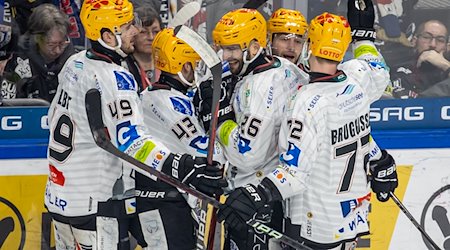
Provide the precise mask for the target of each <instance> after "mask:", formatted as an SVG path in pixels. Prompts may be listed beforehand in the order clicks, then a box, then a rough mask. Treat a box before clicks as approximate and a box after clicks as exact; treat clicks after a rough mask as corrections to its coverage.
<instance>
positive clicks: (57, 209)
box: [45, 51, 170, 216]
mask: <svg viewBox="0 0 450 250" xmlns="http://www.w3.org/2000/svg"><path fill="white" fill-rule="evenodd" d="M93 57H94V55H93V54H92V53H90V52H86V51H81V52H79V53H77V54H75V55H73V56H72V57H70V58H69V59H68V60H67V62H66V63H65V65H64V67H63V69H62V70H61V72H60V74H59V75H58V79H59V86H58V90H57V94H56V96H55V98H54V100H53V102H52V103H51V105H50V108H49V116H48V119H49V127H50V140H49V148H48V160H49V168H50V173H49V179H48V181H47V187H46V192H45V204H46V206H47V207H48V209H49V211H50V212H53V213H57V214H61V215H63V216H84V215H88V214H94V213H96V212H97V202H99V201H106V200H108V199H110V198H112V197H113V196H115V197H121V193H120V192H122V193H125V192H126V191H127V190H128V191H129V192H128V195H130V193H131V196H134V180H133V179H132V178H130V176H129V175H130V172H131V171H130V170H131V169H130V165H129V164H125V163H123V162H122V161H121V160H120V159H119V158H117V157H115V156H113V155H112V154H110V153H108V152H106V151H104V150H103V149H101V148H99V147H98V146H97V145H96V144H95V142H94V140H93V137H92V134H91V131H90V128H89V124H88V120H87V116H86V111H85V94H86V92H87V91H88V90H89V89H91V88H96V89H98V90H99V91H100V93H101V105H102V113H103V120H104V123H105V126H106V127H107V129H108V131H109V135H110V137H111V142H112V143H113V144H114V145H115V146H116V147H117V148H118V149H119V150H121V151H123V152H126V153H127V154H129V155H132V156H134V157H135V158H136V159H138V160H140V161H142V162H145V163H146V164H148V165H150V166H152V167H154V168H155V169H158V170H161V168H162V164H163V162H164V161H165V159H166V158H167V156H168V155H169V153H170V152H169V150H168V149H167V148H166V147H165V146H163V144H162V143H160V142H158V141H156V140H154V139H152V138H151V137H150V135H149V133H148V131H147V129H146V127H145V126H144V121H143V114H142V107H141V105H140V99H139V96H138V94H137V92H136V90H137V84H136V81H135V79H134V78H133V76H132V75H131V74H130V73H129V72H128V71H127V70H125V69H124V68H123V67H121V66H118V65H116V64H113V63H109V62H106V61H102V60H98V59H96V60H95V59H92V58H93ZM120 178H122V179H123V180H122V181H118V182H117V184H116V187H114V192H113V186H114V184H115V183H116V180H118V179H120ZM121 183H123V185H122V184H121ZM122 196H123V195H122ZM127 205H128V206H129V207H127V211H128V212H130V213H132V212H133V211H134V210H135V204H131V203H130V204H127Z"/></svg>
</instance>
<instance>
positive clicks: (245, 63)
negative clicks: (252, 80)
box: [238, 47, 263, 76]
mask: <svg viewBox="0 0 450 250" xmlns="http://www.w3.org/2000/svg"><path fill="white" fill-rule="evenodd" d="M262 51H263V47H259V50H258V52H257V53H256V55H255V56H254V57H253V58H252V59H251V60H247V55H248V50H245V51H244V55H243V60H242V62H243V65H242V69H241V72H239V74H238V75H239V76H241V75H243V74H244V73H245V71H247V68H248V65H249V64H250V63H252V62H253V61H255V60H256V58H258V56H259V55H260V54H261V52H262Z"/></svg>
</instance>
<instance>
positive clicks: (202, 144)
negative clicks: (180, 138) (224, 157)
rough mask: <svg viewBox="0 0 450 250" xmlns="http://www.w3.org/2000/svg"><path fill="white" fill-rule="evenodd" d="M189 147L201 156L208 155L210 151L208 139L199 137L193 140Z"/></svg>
mask: <svg viewBox="0 0 450 250" xmlns="http://www.w3.org/2000/svg"><path fill="white" fill-rule="evenodd" d="M189 146H191V147H193V148H195V150H196V151H197V152H199V153H201V154H206V152H207V149H208V137H206V136H200V135H199V136H197V137H195V138H194V139H192V141H191V142H190V143H189Z"/></svg>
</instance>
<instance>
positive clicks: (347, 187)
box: [280, 72, 373, 244]
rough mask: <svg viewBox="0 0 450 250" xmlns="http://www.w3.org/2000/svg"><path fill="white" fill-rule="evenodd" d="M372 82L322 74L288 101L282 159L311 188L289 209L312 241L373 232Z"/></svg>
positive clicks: (294, 198)
mask: <svg viewBox="0 0 450 250" xmlns="http://www.w3.org/2000/svg"><path fill="white" fill-rule="evenodd" d="M368 81H371V80H370V78H369V76H368V75H365V76H363V78H353V77H351V76H347V75H345V74H344V73H343V72H339V73H338V74H336V75H334V76H327V77H322V78H317V79H316V80H315V81H314V82H313V83H310V84H308V85H305V86H302V87H301V89H300V90H299V92H298V93H297V95H296V97H295V98H294V100H293V102H292V103H290V104H289V108H288V114H289V115H288V121H287V124H291V126H290V129H288V130H286V129H282V134H284V135H286V134H287V133H290V136H289V137H288V136H286V138H288V141H284V142H282V141H281V142H280V145H284V147H286V148H287V153H285V154H284V155H282V157H283V158H284V160H285V162H288V163H292V165H291V166H290V169H292V170H294V171H298V172H297V173H296V174H297V176H301V177H300V178H302V181H305V183H306V189H305V190H303V191H302V192H300V193H299V194H298V195H294V196H293V197H292V198H291V199H290V204H289V207H290V211H288V213H289V214H290V215H289V216H290V218H291V220H292V223H294V224H301V225H302V228H301V230H302V233H301V234H302V237H305V238H306V239H307V240H311V241H313V242H316V243H321V244H331V243H335V242H339V241H341V240H345V239H353V238H355V237H356V236H357V235H360V234H365V233H367V232H368V223H367V215H368V198H369V197H368V194H369V193H370V190H369V186H368V182H367V174H366V173H367V162H368V152H369V135H370V125H369V110H370V104H371V102H372V99H373V97H371V96H372V94H371V93H369V91H368V87H367V86H366V85H365V84H367V83H368ZM286 131H289V132H286ZM280 140H282V137H280ZM286 159H287V160H288V161H286ZM293 159H297V161H296V160H293Z"/></svg>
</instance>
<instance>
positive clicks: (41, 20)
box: [28, 4, 70, 35]
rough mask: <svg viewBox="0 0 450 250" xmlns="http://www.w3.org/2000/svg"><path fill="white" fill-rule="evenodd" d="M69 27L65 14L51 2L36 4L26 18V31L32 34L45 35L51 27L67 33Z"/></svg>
mask: <svg viewBox="0 0 450 250" xmlns="http://www.w3.org/2000/svg"><path fill="white" fill-rule="evenodd" d="M69 27H70V22H69V18H68V17H67V15H66V14H65V13H63V12H62V11H60V10H59V9H58V7H56V6H55V5H53V4H41V5H39V6H37V7H36V8H34V9H33V12H32V13H31V16H30V18H29V19H28V32H29V33H30V34H33V35H36V34H41V35H47V34H48V32H49V31H50V30H52V29H53V28H56V29H57V30H58V31H59V32H61V33H63V34H68V33H69Z"/></svg>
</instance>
